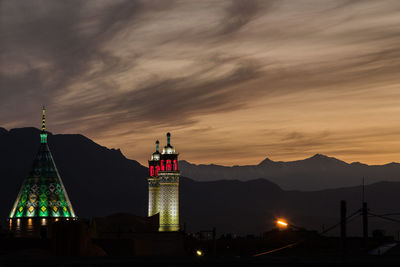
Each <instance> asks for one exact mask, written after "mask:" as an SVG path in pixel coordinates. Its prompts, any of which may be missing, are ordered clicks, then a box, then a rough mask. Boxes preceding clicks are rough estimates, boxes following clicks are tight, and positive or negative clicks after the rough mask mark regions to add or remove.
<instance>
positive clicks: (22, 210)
mask: <svg viewBox="0 0 400 267" xmlns="http://www.w3.org/2000/svg"><path fill="white" fill-rule="evenodd" d="M40 139H41V143H40V147H39V151H38V153H37V155H36V157H35V159H34V161H33V166H32V169H31V171H30V172H29V174H28V176H27V177H26V179H25V181H24V182H23V184H22V187H21V190H20V192H19V194H18V197H17V200H16V201H15V203H14V206H13V208H12V210H11V213H10V216H9V217H10V218H21V217H45V218H46V217H54V218H58V217H66V218H74V217H76V216H75V213H74V210H73V208H72V205H71V202H70V201H69V198H68V194H67V191H66V190H65V187H64V185H63V182H62V180H61V177H60V174H59V173H58V171H57V167H56V164H55V163H54V160H53V156H52V155H51V152H50V149H49V146H48V145H47V133H46V129H45V109H44V108H43V126H42V133H41V134H40Z"/></svg>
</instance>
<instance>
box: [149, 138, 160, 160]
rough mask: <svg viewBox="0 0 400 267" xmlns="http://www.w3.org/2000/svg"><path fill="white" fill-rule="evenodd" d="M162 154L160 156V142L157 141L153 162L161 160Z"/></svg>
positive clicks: (152, 156)
mask: <svg viewBox="0 0 400 267" xmlns="http://www.w3.org/2000/svg"><path fill="white" fill-rule="evenodd" d="M160 158H161V154H160V142H159V141H158V140H157V141H156V152H154V153H153V154H152V155H151V160H160Z"/></svg>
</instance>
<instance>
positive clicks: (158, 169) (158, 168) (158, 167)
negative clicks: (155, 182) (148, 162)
mask: <svg viewBox="0 0 400 267" xmlns="http://www.w3.org/2000/svg"><path fill="white" fill-rule="evenodd" d="M159 171H160V166H156V176H158V172H159Z"/></svg>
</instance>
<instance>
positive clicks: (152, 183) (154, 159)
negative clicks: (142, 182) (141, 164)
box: [147, 140, 161, 216]
mask: <svg viewBox="0 0 400 267" xmlns="http://www.w3.org/2000/svg"><path fill="white" fill-rule="evenodd" d="M159 144H160V142H158V140H157V141H156V152H154V153H153V154H152V155H151V159H150V160H149V178H148V179H147V181H148V183H149V212H148V215H149V216H153V215H155V214H157V213H159V199H160V197H159V194H160V178H159V177H158V172H159V171H160V165H161V164H160V159H161V154H160V150H159Z"/></svg>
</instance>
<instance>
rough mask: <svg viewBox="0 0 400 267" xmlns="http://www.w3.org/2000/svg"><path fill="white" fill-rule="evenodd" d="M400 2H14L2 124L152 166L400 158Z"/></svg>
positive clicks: (4, 53) (5, 44)
mask: <svg viewBox="0 0 400 267" xmlns="http://www.w3.org/2000/svg"><path fill="white" fill-rule="evenodd" d="M399 8H400V3H399V2H398V1H390V0H384V1H372V0H365V1H348V0H346V1H345V0H343V1H340V0H335V1H318V0H299V1H272V0H270V1H261V0H260V1H255V0H254V1H253V0H252V1H249V0H246V1H245V0H237V1H215V0H207V1H169V0H167V1H166V0H158V1H157V0H151V1H139V0H137V1H103V0H101V1H96V0H92V1H54V0H43V1H11V0H3V1H1V2H0V38H1V40H2V42H0V59H1V60H0V65H1V68H0V88H1V91H0V103H1V105H0V122H1V125H2V126H3V127H6V128H11V127H23V126H32V125H37V126H38V125H39V124H40V110H38V109H40V107H41V105H42V104H46V105H47V106H48V109H49V120H48V121H49V123H50V125H49V127H50V129H51V130H52V131H53V132H55V133H82V134H85V135H87V136H89V137H90V138H92V139H94V140H95V141H97V142H100V143H101V144H103V145H106V146H109V147H119V148H121V149H122V150H123V152H124V153H125V154H126V155H127V156H128V157H130V158H134V159H138V160H140V161H141V162H143V163H145V160H146V159H147V157H148V154H150V153H151V152H152V150H153V141H154V139H156V138H164V137H163V136H162V133H165V132H167V131H171V132H172V133H173V138H174V139H173V140H174V141H175V142H176V144H177V148H178V150H179V151H180V152H181V153H182V157H184V158H186V159H187V160H190V161H194V162H199V163H200V162H216V163H222V164H250V163H256V162H258V161H261V160H262V159H263V158H264V157H266V156H269V157H271V158H272V159H275V160H291V159H296V158H302V157H305V156H310V155H311V154H313V153H325V154H329V155H331V156H336V157H339V158H343V159H345V160H348V161H365V162H368V163H382V162H390V161H396V160H399V158H400V152H398V151H400V145H398V144H397V136H396V134H397V133H398V131H400V127H399V126H397V124H398V121H397V119H396V118H398V117H399V115H400V108H399V106H400V105H399V104H400V103H399V102H400V98H399V94H400V93H399V92H400V90H399V89H400V88H399V77H398V71H397V70H398V69H399V68H400V63H399V62H400V52H399V49H398V44H399V43H400V34H399V33H400V32H399V31H400V29H399V27H398V25H399V23H400V17H399V16H398V9H399Z"/></svg>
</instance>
